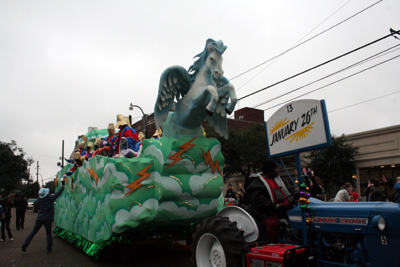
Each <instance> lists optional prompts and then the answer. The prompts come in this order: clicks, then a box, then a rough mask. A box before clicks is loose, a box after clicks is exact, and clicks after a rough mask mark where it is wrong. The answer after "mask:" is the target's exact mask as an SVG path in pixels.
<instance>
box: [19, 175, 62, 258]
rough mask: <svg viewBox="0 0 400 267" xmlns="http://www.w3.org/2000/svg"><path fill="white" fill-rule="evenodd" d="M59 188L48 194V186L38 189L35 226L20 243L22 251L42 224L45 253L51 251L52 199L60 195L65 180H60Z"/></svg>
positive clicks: (24, 250)
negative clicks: (44, 229)
mask: <svg viewBox="0 0 400 267" xmlns="http://www.w3.org/2000/svg"><path fill="white" fill-rule="evenodd" d="M61 184H62V186H61V188H60V189H59V190H58V191H57V193H55V194H54V195H49V193H50V190H49V189H48V188H42V189H40V190H39V199H38V203H39V206H40V209H39V212H38V215H37V218H36V222H35V226H34V227H33V230H32V232H31V233H30V234H29V235H28V237H27V238H26V240H25V242H24V244H23V245H22V251H23V252H26V248H27V247H28V246H29V243H30V242H31V241H32V239H33V237H34V236H35V235H36V233H37V232H38V231H39V229H40V228H41V227H42V225H44V228H46V236H47V253H49V252H51V249H52V247H53V238H52V233H51V226H52V222H53V220H54V201H55V200H56V199H57V198H58V197H59V196H60V195H61V193H62V191H63V190H64V185H65V181H64V180H62V181H61Z"/></svg>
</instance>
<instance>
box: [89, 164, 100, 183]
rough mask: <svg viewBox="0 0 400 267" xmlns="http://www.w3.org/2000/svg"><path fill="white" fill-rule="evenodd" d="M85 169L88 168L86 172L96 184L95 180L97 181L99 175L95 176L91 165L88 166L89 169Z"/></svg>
mask: <svg viewBox="0 0 400 267" xmlns="http://www.w3.org/2000/svg"><path fill="white" fill-rule="evenodd" d="M87 170H88V172H89V176H90V178H93V179H94V181H95V182H96V184H97V182H98V181H99V176H97V173H96V172H95V171H94V170H93V167H92V166H90V170H89V169H87Z"/></svg>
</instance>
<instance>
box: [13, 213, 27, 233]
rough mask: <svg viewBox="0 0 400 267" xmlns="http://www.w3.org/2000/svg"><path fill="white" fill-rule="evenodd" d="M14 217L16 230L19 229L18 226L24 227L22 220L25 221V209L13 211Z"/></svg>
mask: <svg viewBox="0 0 400 267" xmlns="http://www.w3.org/2000/svg"><path fill="white" fill-rule="evenodd" d="M15 215H16V216H15V217H16V221H15V222H16V226H17V230H19V228H22V229H24V222H25V211H24V210H17V211H16V213H15Z"/></svg>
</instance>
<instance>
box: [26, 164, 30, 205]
mask: <svg viewBox="0 0 400 267" xmlns="http://www.w3.org/2000/svg"><path fill="white" fill-rule="evenodd" d="M30 179H31V168H28V192H27V196H26V199H29V180H30Z"/></svg>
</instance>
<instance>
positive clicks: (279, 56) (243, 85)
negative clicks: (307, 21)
mask: <svg viewBox="0 0 400 267" xmlns="http://www.w3.org/2000/svg"><path fill="white" fill-rule="evenodd" d="M350 1H351V0H349V1H347V3H345V4H344V5H342V6H341V7H340V8H339V9H338V10H336V11H335V12H333V13H332V14H331V15H330V16H329V17H327V18H326V19H324V21H322V22H321V23H320V24H318V25H317V26H316V27H314V29H312V30H311V31H309V32H308V33H307V34H306V35H304V36H303V37H302V38H301V39H300V40H298V41H297V42H296V43H295V44H293V45H292V47H291V48H290V49H289V50H287V51H286V52H288V51H290V50H291V49H293V48H295V46H296V44H298V43H299V42H300V41H301V40H303V39H304V38H305V37H306V36H307V35H309V34H310V33H312V32H313V31H314V30H315V29H317V28H318V27H319V26H321V25H322V24H323V23H324V22H325V21H327V20H328V19H329V18H331V17H332V16H333V15H334V14H336V13H337V12H338V11H339V10H341V9H342V8H343V7H344V6H345V5H347V4H348V3H350ZM309 40H311V39H309ZM286 52H285V53H286ZM281 56H283V54H281V55H278V56H277V57H275V59H274V61H272V62H271V63H270V64H268V65H267V66H265V68H263V69H262V70H261V71H259V72H258V73H257V74H256V75H254V76H253V77H252V78H250V79H249V80H248V81H247V82H245V83H244V84H242V86H240V87H239V88H238V89H236V92H239V90H240V89H242V88H243V87H245V86H246V85H247V84H248V83H250V82H251V81H252V80H254V79H255V78H256V77H257V76H258V75H260V74H261V73H262V72H263V71H264V70H266V69H267V68H268V67H269V66H271V65H272V64H273V63H274V62H275V61H277V60H278V59H279V58H281ZM236 77H238V76H236ZM231 80H232V79H231Z"/></svg>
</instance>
